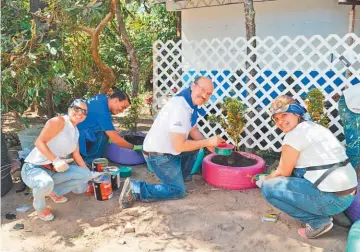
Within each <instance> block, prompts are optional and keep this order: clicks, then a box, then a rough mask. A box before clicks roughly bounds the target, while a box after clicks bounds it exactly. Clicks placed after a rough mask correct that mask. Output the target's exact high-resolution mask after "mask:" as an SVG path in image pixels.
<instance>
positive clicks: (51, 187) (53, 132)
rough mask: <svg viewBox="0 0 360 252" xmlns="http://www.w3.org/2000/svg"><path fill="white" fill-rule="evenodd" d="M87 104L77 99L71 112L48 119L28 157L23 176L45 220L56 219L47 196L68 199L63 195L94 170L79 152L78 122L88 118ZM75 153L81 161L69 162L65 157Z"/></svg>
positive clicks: (36, 208) (75, 158)
mask: <svg viewBox="0 0 360 252" xmlns="http://www.w3.org/2000/svg"><path fill="white" fill-rule="evenodd" d="M86 114H87V106H86V103H84V102H83V101H82V100H75V101H74V102H73V103H72V104H71V105H70V107H69V110H68V115H65V116H57V117H54V118H51V119H50V120H48V121H47V122H46V124H45V126H44V128H43V130H42V131H41V133H40V135H39V137H38V138H37V139H36V141H35V146H36V147H35V148H34V149H33V150H32V151H31V152H30V154H29V155H28V156H27V157H26V159H25V164H24V166H23V168H22V172H21V176H22V179H23V180H24V182H25V184H26V185H27V186H29V187H30V188H32V192H33V196H34V202H33V206H34V208H35V210H36V212H37V214H38V216H39V218H40V219H41V220H44V221H50V220H52V219H54V215H53V213H52V212H51V211H50V209H49V208H47V207H46V203H45V197H46V196H49V197H50V198H51V199H52V200H53V201H54V202H55V203H64V202H66V201H67V198H66V197H64V196H63V195H64V194H66V193H68V192H70V191H72V190H74V189H76V188H78V187H79V186H80V185H83V184H84V183H86V182H88V181H89V179H90V171H89V169H88V168H87V167H86V164H85V162H84V160H83V159H82V157H81V155H80V152H79V146H78V141H79V131H78V129H77V127H76V125H77V124H78V123H80V122H82V121H84V119H85V117H86ZM70 154H71V155H72V157H73V158H74V160H75V162H76V163H77V165H68V164H67V162H66V160H65V158H67V156H68V155H70Z"/></svg>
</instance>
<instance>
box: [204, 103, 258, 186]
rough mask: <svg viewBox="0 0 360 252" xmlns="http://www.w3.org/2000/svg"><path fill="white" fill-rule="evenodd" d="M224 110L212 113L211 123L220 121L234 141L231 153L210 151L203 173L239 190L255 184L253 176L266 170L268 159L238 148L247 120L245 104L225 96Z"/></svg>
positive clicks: (214, 181) (211, 181) (215, 182)
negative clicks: (216, 113) (224, 153)
mask: <svg viewBox="0 0 360 252" xmlns="http://www.w3.org/2000/svg"><path fill="white" fill-rule="evenodd" d="M221 111H222V113H221V114H220V115H219V116H215V115H212V116H210V118H209V120H210V122H211V123H218V124H219V125H220V126H221V127H222V129H223V130H224V131H225V132H226V133H227V135H228V136H229V137H230V138H231V139H230V140H232V142H233V143H234V144H235V151H233V152H232V153H231V154H230V155H229V156H223V155H218V154H215V153H213V154H210V155H208V156H206V157H205V158H204V161H203V177H204V180H205V181H206V182H208V183H209V184H212V185H214V186H217V187H222V188H226V189H232V190H239V189H247V188H252V187H255V186H256V185H255V182H254V181H253V180H252V178H253V176H255V175H256V174H259V173H264V171H265V161H264V160H263V159H262V158H261V157H259V156H257V155H254V154H251V153H248V152H240V151H238V145H239V142H240V138H241V135H240V134H241V132H242V130H243V128H244V126H245V124H246V118H245V116H246V107H245V106H244V104H243V103H242V102H241V101H239V100H238V99H236V98H226V99H225V101H224V103H222V104H221Z"/></svg>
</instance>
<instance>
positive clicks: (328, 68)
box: [153, 34, 360, 151]
mask: <svg viewBox="0 0 360 252" xmlns="http://www.w3.org/2000/svg"><path fill="white" fill-rule="evenodd" d="M349 38H352V39H353V40H354V42H353V44H352V45H351V46H349V45H348V40H349ZM254 40H256V44H257V46H256V48H254V47H252V46H251V43H252V42H253V41H254ZM247 48H248V49H250V51H251V53H250V54H247V53H246V51H247ZM153 49H154V82H153V83H154V107H153V109H154V111H155V114H156V113H157V112H158V111H159V109H160V108H161V107H162V106H163V104H164V103H165V102H166V100H167V98H169V97H171V96H172V95H173V94H174V92H177V91H180V90H181V89H182V88H183V87H187V86H189V85H190V84H191V83H192V82H193V80H194V79H195V78H196V77H197V76H200V75H203V76H208V77H210V78H211V79H212V80H213V82H214V84H215V89H214V92H213V96H212V97H211V99H210V101H209V102H208V104H207V105H206V106H205V109H206V110H207V111H208V112H209V113H216V114H219V113H220V110H219V106H218V105H219V103H221V102H222V101H223V98H224V97H237V98H238V99H240V100H241V101H242V102H243V103H244V104H246V105H247V107H248V115H247V120H248V123H247V125H246V127H245V129H244V132H243V133H242V139H241V142H240V145H242V146H246V147H248V148H255V147H258V148H260V149H262V150H264V149H269V148H271V149H273V150H275V151H280V149H281V139H282V137H283V133H282V132H280V131H279V130H277V129H276V127H275V126H274V125H273V124H272V123H271V120H270V117H269V115H268V108H269V105H270V103H271V101H272V100H274V98H276V97H277V96H279V95H281V94H288V95H291V96H293V97H294V98H295V99H297V100H298V101H299V102H301V103H302V104H303V105H304V99H305V95H306V93H307V92H308V91H309V90H311V89H313V88H320V89H321V90H323V93H324V95H325V97H326V101H327V107H326V112H327V114H328V116H329V118H330V125H329V128H330V130H331V131H332V132H333V133H334V134H335V135H336V136H337V137H338V138H339V139H340V140H341V141H343V140H344V136H343V129H342V126H341V124H340V118H339V115H338V111H337V102H336V98H338V96H339V95H340V94H341V90H343V89H344V87H345V85H347V86H350V85H356V84H359V83H360V56H359V55H360V39H359V37H357V36H356V35H355V34H347V35H346V36H344V37H339V36H337V35H330V36H328V37H325V38H324V37H321V36H313V37H311V38H305V37H304V36H299V37H296V38H289V37H281V38H279V39H275V38H273V37H267V38H265V39H260V38H258V37H255V38H253V39H252V40H251V41H246V39H244V38H238V39H236V40H233V39H229V38H225V39H214V40H211V41H209V40H201V41H179V42H176V43H175V42H174V41H167V42H165V43H163V42H161V41H156V42H155V43H154V46H153ZM254 55H255V56H256V60H255V61H254V62H253V60H254V58H253V57H252V56H254ZM251 57H252V60H251ZM246 62H248V68H246V67H245V65H246ZM349 75H350V76H349ZM346 76H348V77H346ZM199 125H200V129H201V131H202V132H203V133H204V134H205V135H207V136H211V135H213V134H220V135H222V136H225V137H227V138H228V136H227V135H226V133H225V132H223V131H222V130H221V128H219V127H220V126H215V127H212V126H211V125H210V124H209V123H208V122H207V121H206V120H205V119H201V120H200V122H199ZM230 141H231V139H230Z"/></svg>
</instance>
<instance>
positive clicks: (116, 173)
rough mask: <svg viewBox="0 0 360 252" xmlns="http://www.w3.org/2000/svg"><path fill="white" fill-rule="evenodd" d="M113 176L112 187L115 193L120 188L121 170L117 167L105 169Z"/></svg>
mask: <svg viewBox="0 0 360 252" xmlns="http://www.w3.org/2000/svg"><path fill="white" fill-rule="evenodd" d="M103 171H104V172H107V173H108V174H109V175H110V176H111V187H112V189H113V191H115V190H117V189H119V188H120V169H119V168H118V167H116V166H108V167H105V168H104V169H103Z"/></svg>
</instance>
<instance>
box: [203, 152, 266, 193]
mask: <svg viewBox="0 0 360 252" xmlns="http://www.w3.org/2000/svg"><path fill="white" fill-rule="evenodd" d="M238 153H240V154H241V155H243V156H245V157H247V158H252V159H255V160H256V161H257V162H256V164H254V165H252V166H245V167H229V166H222V165H218V164H215V163H213V162H211V158H212V157H214V156H215V155H216V154H210V155H207V156H206V157H205V158H204V161H203V166H202V167H203V170H202V174H203V178H204V180H205V181H206V182H207V183H209V184H210V185H213V186H216V187H220V188H224V189H229V190H241V189H249V188H254V187H256V185H255V181H251V178H252V177H253V176H254V175H256V174H259V173H264V172H265V161H264V159H262V158H261V157H259V156H257V155H254V154H252V153H248V152H238Z"/></svg>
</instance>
